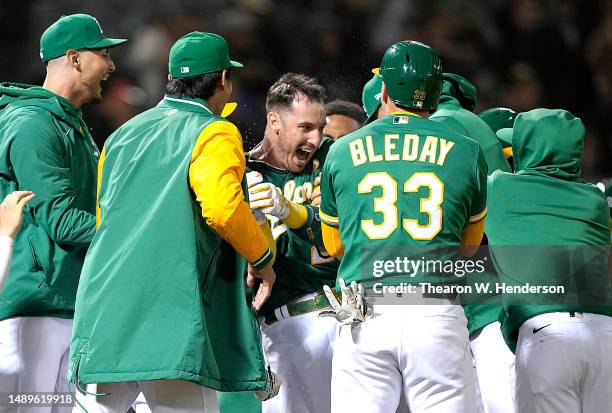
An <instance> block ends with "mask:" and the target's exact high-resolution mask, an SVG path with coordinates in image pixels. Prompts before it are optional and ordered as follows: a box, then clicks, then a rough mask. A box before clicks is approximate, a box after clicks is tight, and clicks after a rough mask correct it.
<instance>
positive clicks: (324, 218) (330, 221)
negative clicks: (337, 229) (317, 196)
mask: <svg viewBox="0 0 612 413" xmlns="http://www.w3.org/2000/svg"><path fill="white" fill-rule="evenodd" d="M319 217H320V218H321V222H325V223H326V224H327V225H331V226H337V225H338V223H339V221H338V217H332V216H331V215H327V214H326V213H325V212H323V211H321V208H319Z"/></svg>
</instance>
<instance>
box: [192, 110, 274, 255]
mask: <svg viewBox="0 0 612 413" xmlns="http://www.w3.org/2000/svg"><path fill="white" fill-rule="evenodd" d="M245 167H246V160H245V156H244V151H243V149H242V137H241V135H240V132H239V131H238V128H236V126H234V124H232V123H231V122H227V121H215V122H212V123H210V124H208V125H207V126H206V127H205V128H204V129H203V130H202V132H201V133H200V135H199V136H198V139H197V141H196V144H195V146H194V149H193V152H192V154H191V165H190V167H189V184H190V186H191V188H192V190H193V192H194V193H195V195H196V199H197V201H198V202H199V203H200V206H201V207H202V216H203V217H204V219H205V220H206V223H207V224H208V226H210V227H211V228H212V229H213V230H214V231H215V232H217V234H219V236H220V237H221V238H223V239H224V240H225V241H227V242H229V243H230V244H231V245H232V247H233V248H234V249H235V250H236V251H237V252H238V253H239V254H240V255H242V256H243V257H244V258H245V259H246V260H247V261H248V262H250V263H265V261H266V260H265V259H264V258H268V256H269V257H271V251H270V248H269V246H268V241H267V240H266V237H265V235H264V233H263V232H262V231H261V229H260V228H259V225H257V222H256V221H255V217H254V216H253V214H252V213H251V208H250V207H249V204H248V203H247V202H246V201H245V200H244V193H243V191H242V185H241V182H242V178H243V177H244V171H245Z"/></svg>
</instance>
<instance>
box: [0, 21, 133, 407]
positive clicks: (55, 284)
mask: <svg viewBox="0 0 612 413" xmlns="http://www.w3.org/2000/svg"><path fill="white" fill-rule="evenodd" d="M125 41H126V40H125V39H111V38H107V37H106V36H105V35H104V34H103V32H102V29H101V27H100V24H99V23H98V21H97V20H96V19H95V18H94V17H92V16H89V15H86V14H75V15H70V16H63V17H62V18H60V19H59V20H57V21H56V22H55V23H53V24H52V25H51V26H50V27H49V28H48V29H47V30H46V31H45V32H44V33H43V35H42V37H41V39H40V58H41V60H42V61H43V63H45V65H46V77H45V81H44V83H43V85H42V87H40V86H30V85H23V84H17V83H2V84H1V85H0V197H2V198H4V197H5V196H6V195H7V194H9V193H12V192H13V191H16V190H23V189H28V190H32V191H34V192H35V193H36V198H35V199H33V200H32V201H31V202H30V204H29V205H28V207H27V208H26V210H25V219H24V222H23V228H22V231H21V232H20V233H19V234H18V236H17V237H16V239H15V247H14V252H15V254H14V257H13V262H12V265H11V268H10V277H9V278H8V281H7V283H6V286H5V288H4V291H3V292H2V294H1V295H0V394H4V395H13V397H15V396H16V395H22V394H28V393H31V392H50V393H53V392H56V393H59V392H67V391H68V387H67V381H66V371H67V366H68V348H69V344H70V334H71V329H72V317H73V312H74V301H75V295H76V290H77V284H78V281H79V274H80V272H81V267H82V265H83V259H84V257H85V252H86V251H87V248H88V246H89V243H90V242H91V240H92V238H93V235H94V233H95V191H96V164H97V162H98V156H99V153H98V150H97V148H96V147H95V144H94V142H93V139H92V137H91V135H90V134H89V129H88V128H87V125H86V124H85V121H84V120H83V114H82V112H81V106H82V105H83V104H85V103H93V102H99V101H100V100H101V99H102V94H101V93H102V86H101V84H102V82H103V81H104V80H106V79H108V77H109V76H110V75H111V74H112V73H113V72H114V71H115V65H114V63H113V61H112V59H111V58H110V56H109V49H111V48H113V47H115V46H118V45H120V44H122V43H124V42H125ZM13 400H14V399H13ZM9 402H10V400H2V401H0V412H5V411H6V412H8V411H11V412H12V411H14V410H15V405H11V404H10V403H9ZM68 404H69V403H66V405H65V406H64V407H63V408H61V407H60V406H59V405H55V406H51V405H47V406H46V407H43V406H39V405H36V406H34V405H33V404H30V405H28V406H20V407H19V408H20V409H21V410H19V411H21V412H26V411H30V410H29V409H34V410H35V411H36V412H44V411H51V409H52V408H55V410H53V411H61V410H62V409H65V410H69V409H70V407H69V406H68ZM58 409H59V410H58Z"/></svg>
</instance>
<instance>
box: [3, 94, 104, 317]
mask: <svg viewBox="0 0 612 413" xmlns="http://www.w3.org/2000/svg"><path fill="white" fill-rule="evenodd" d="M97 162H98V150H97V148H96V147H95V145H94V143H93V140H92V138H91V136H90V134H89V131H88V129H87V126H86V125H85V122H84V121H83V116H82V113H81V110H80V109H77V108H76V107H74V105H72V104H71V103H70V102H69V101H68V100H66V99H64V98H62V97H61V96H58V95H56V94H54V93H52V92H50V91H48V90H46V89H43V88H42V87H38V86H29V85H20V84H10V83H2V84H0V197H1V198H2V199H4V197H5V196H6V195H7V194H9V193H11V192H13V191H15V190H30V191H33V192H34V193H35V194H36V198H34V200H32V201H31V202H30V203H29V204H28V206H27V207H26V210H25V213H24V220H23V225H22V228H21V231H20V232H19V234H18V235H17V238H16V240H15V249H14V256H13V262H12V265H11V268H10V275H9V277H8V282H7V284H6V287H5V289H4V291H3V292H2V294H1V295H0V320H2V319H6V318H9V317H16V316H28V315H30V316H45V315H48V316H55V317H64V318H72V314H73V311H74V300H75V295H76V290H77V285H78V281H79V274H80V273H81V267H82V265H83V260H84V258H85V252H86V251H87V247H88V246H89V243H90V242H91V240H92V238H93V235H94V232H95V215H94V214H95V196H96V173H97Z"/></svg>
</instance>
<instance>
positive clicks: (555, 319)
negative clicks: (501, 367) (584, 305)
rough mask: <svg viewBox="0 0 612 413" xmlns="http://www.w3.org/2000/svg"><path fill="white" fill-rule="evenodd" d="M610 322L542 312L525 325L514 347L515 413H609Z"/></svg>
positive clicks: (609, 319)
mask: <svg viewBox="0 0 612 413" xmlns="http://www.w3.org/2000/svg"><path fill="white" fill-rule="evenodd" d="M610 349H612V317H609V316H605V315H599V314H589V313H548V314H541V315H538V316H535V317H533V318H530V319H529V320H527V321H525V322H524V323H523V325H522V326H521V327H520V328H519V336H518V344H517V348H516V395H515V411H516V412H529V413H558V412H563V413H580V412H585V413H586V412H589V413H590V412H593V413H599V412H601V413H603V412H609V411H610V409H611V406H612V357H610Z"/></svg>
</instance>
